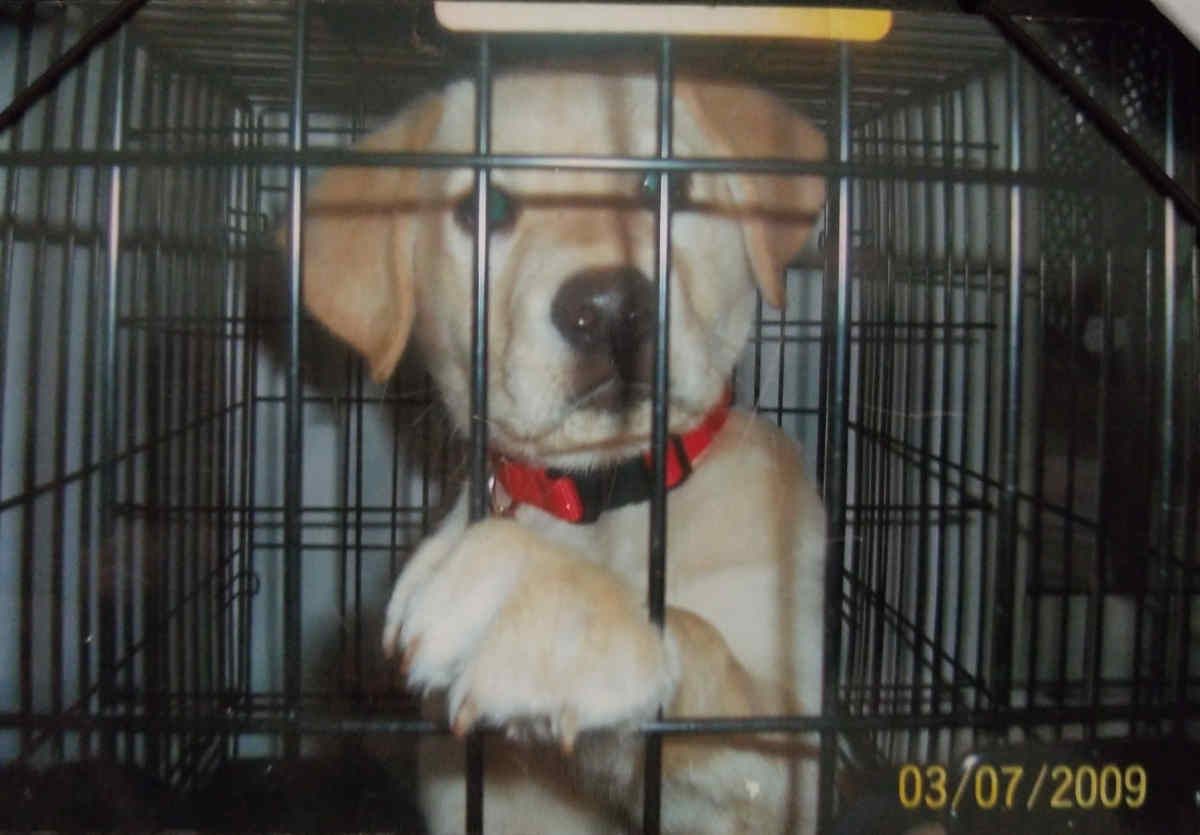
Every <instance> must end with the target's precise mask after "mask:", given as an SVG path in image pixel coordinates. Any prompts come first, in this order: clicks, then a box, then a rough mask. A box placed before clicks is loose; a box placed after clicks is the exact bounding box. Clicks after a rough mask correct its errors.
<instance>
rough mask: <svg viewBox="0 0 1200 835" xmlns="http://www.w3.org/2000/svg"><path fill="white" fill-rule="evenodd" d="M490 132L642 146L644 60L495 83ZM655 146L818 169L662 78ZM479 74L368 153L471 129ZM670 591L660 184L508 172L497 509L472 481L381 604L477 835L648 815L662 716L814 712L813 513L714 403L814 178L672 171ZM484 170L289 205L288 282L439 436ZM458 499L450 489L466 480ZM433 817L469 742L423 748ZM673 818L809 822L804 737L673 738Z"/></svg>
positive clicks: (464, 412) (668, 803)
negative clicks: (659, 466) (661, 430)
mask: <svg viewBox="0 0 1200 835" xmlns="http://www.w3.org/2000/svg"><path fill="white" fill-rule="evenodd" d="M492 108H493V114H494V115H493V124H492V134H491V141H492V147H493V150H495V151H496V152H498V153H521V154H542V153H546V154H622V155H625V154H635V155H642V156H647V157H649V156H653V155H654V153H655V149H656V147H657V144H656V143H657V140H656V135H655V125H656V86H655V82H654V79H653V77H652V76H650V75H646V74H639V73H635V72H617V73H613V74H610V75H596V74H588V73H582V72H575V71H563V70H560V71H528V72H514V73H511V74H505V75H501V76H499V77H498V78H497V79H496V80H495V81H494V83H493V104H492ZM673 113H674V125H675V128H674V152H675V154H676V155H677V156H683V157H787V158H793V159H802V160H816V159H821V158H823V156H824V153H825V142H824V139H823V137H822V135H821V134H820V133H819V132H818V131H817V130H816V129H815V128H814V127H813V126H812V125H811V124H810V123H809V122H807V121H806V120H805V119H804V118H802V117H801V116H800V115H798V114H797V113H795V112H793V111H792V110H790V109H789V108H788V107H786V106H784V105H783V104H782V103H780V102H779V101H777V100H775V99H773V98H771V97H769V96H768V95H766V94H764V93H762V92H760V91H756V90H753V89H749V88H746V87H742V86H737V85H732V84H720V83H713V82H704V81H697V80H687V79H681V80H678V81H677V82H676V83H675V87H674V111H673ZM473 121H474V91H473V86H472V84H471V83H470V82H458V83H454V84H452V85H450V86H449V87H447V88H446V89H445V90H444V91H442V92H440V93H438V94H436V95H431V96H428V97H426V98H424V99H421V100H419V101H417V102H416V103H415V104H413V105H412V106H410V107H408V108H407V109H406V110H405V111H404V112H403V113H402V114H401V115H400V116H399V118H397V119H396V120H395V121H393V122H391V123H390V124H388V125H387V126H385V127H384V128H382V129H381V130H379V131H378V132H376V133H374V134H373V135H371V136H370V137H368V138H367V139H366V140H365V141H364V142H363V143H362V146H361V147H363V148H364V149H371V150H387V151H427V150H438V151H458V152H469V151H472V150H473V149H474V140H473V137H474V135H475V133H474V126H473ZM670 180H671V188H672V191H673V193H674V198H675V199H674V204H673V205H674V210H673V216H672V222H671V264H672V270H671V275H670V279H669V281H670V349H669V363H670V365H669V367H670V381H669V410H668V423H669V431H670V432H671V433H672V443H671V450H670V451H669V454H668V467H667V469H668V471H669V472H668V486H669V487H670V492H669V496H668V505H667V507H668V519H667V529H668V530H667V548H668V554H667V602H668V611H667V616H666V624H665V628H664V629H662V630H661V631H660V630H659V629H658V628H657V627H655V626H654V625H653V624H651V622H650V620H649V618H648V615H647V611H646V603H645V601H646V596H647V594H646V587H647V547H648V541H649V536H648V524H649V512H648V508H649V504H648V495H649V485H648V478H649V476H648V475H647V472H648V471H647V469H646V464H645V463H644V462H645V460H646V453H647V450H648V448H649V434H650V423H651V416H650V380H651V368H652V365H653V362H652V356H653V349H652V345H653V340H654V327H653V321H654V309H655V301H654V299H655V295H654V293H655V291H654V284H653V279H652V276H653V275H654V262H655V245H654V242H655V213H654V206H655V205H656V201H657V189H658V184H659V183H658V178H657V177H655V176H654V175H649V176H647V175H645V174H642V173H638V172H633V173H630V172H611V171H607V172H597V171H554V170H546V169H516V168H512V169H504V168H499V169H496V170H494V171H492V173H491V189H490V194H489V215H490V218H489V228H490V230H491V232H490V234H491V238H490V261H491V267H490V304H489V310H488V327H489V335H488V424H487V430H488V439H489V444H490V447H491V450H492V456H493V459H492V460H493V465H494V471H495V476H496V486H495V487H494V495H493V505H494V507H495V509H496V513H494V514H493V515H492V516H491V517H490V518H487V519H485V520H483V521H480V522H476V523H474V524H468V519H467V516H468V514H467V502H466V498H465V495H464V497H462V498H460V500H459V501H458V503H457V505H456V506H455V508H454V509H453V510H452V511H451V512H450V514H449V515H448V517H447V518H446V519H445V521H444V522H443V524H442V525H441V527H440V529H439V530H438V531H437V533H436V534H434V535H433V536H432V537H430V538H429V539H428V540H427V541H426V542H425V543H423V544H422V546H421V547H420V548H419V549H418V550H417V551H416V553H415V554H414V555H413V556H412V558H411V559H410V560H409V561H408V563H407V565H406V566H405V569H404V571H403V573H402V574H401V576H400V578H399V580H398V582H397V583H396V586H395V590H394V592H393V594H392V597H391V601H390V603H389V605H388V608H387V614H386V627H385V631H384V635H383V644H384V649H385V651H387V652H389V653H394V654H397V655H399V656H400V657H401V659H402V660H401V663H402V664H403V666H404V669H405V671H406V673H407V677H408V681H409V683H410V685H411V686H412V687H414V688H419V689H421V690H422V691H424V692H426V693H427V694H431V699H432V702H433V704H434V705H435V706H436V707H437V708H438V709H439V710H442V711H443V712H444V715H446V716H447V717H448V719H449V720H450V722H451V724H452V727H453V729H454V731H455V733H456V734H458V735H461V734H463V733H465V732H466V731H468V730H469V729H471V728H473V727H475V726H476V725H487V726H498V727H502V728H505V729H507V730H508V732H509V733H508V735H507V738H506V739H500V738H498V737H492V738H489V740H488V742H487V745H486V750H487V755H488V757H487V766H486V768H487V771H486V784H485V795H484V822H485V823H484V825H485V828H486V830H487V831H488V832H495V833H540V832H545V833H591V832H596V833H600V832H603V833H612V832H625V831H632V830H634V829H637V828H638V824H637V821H638V820H639V817H640V814H641V779H642V778H641V759H640V758H641V751H642V745H641V742H640V738H639V737H638V736H637V735H636V734H634V733H630V732H629V731H630V729H631V728H634V727H636V725H637V723H638V722H639V721H641V720H645V719H648V718H651V717H653V716H654V715H655V713H656V711H657V710H658V709H659V708H662V709H663V711H664V712H665V714H666V715H667V716H668V717H684V716H696V717H712V716H750V715H762V714H783V713H798V712H813V711H816V710H818V709H819V707H820V702H819V694H820V683H821V669H822V665H821V647H822V633H823V630H822V563H823V550H824V516H823V513H822V509H821V506H820V503H819V500H818V498H817V495H816V493H815V491H814V489H813V487H812V486H811V485H810V483H809V482H808V481H806V479H805V476H804V473H803V466H802V463H801V459H800V455H799V450H798V448H797V445H796V444H795V443H794V442H793V441H791V440H789V439H788V438H787V437H785V436H784V435H783V434H782V433H781V432H780V431H778V430H777V429H776V428H775V427H774V426H773V425H771V424H769V423H767V422H765V421H762V420H759V419H758V418H756V417H754V416H752V415H750V414H748V413H745V412H742V411H739V410H737V409H730V408H729V407H728V406H727V397H728V391H729V386H730V375H731V372H732V369H733V366H734V363H735V361H736V360H737V358H738V355H739V353H740V352H741V350H742V348H743V345H744V344H745V342H746V339H747V336H748V333H749V330H750V327H751V325H752V320H753V312H754V308H755V288H756V286H757V288H758V289H759V290H761V292H762V293H763V295H764V297H765V299H766V300H767V302H769V303H771V304H774V305H779V304H780V303H781V302H782V300H783V298H784V291H783V286H782V277H783V267H784V263H785V262H786V261H787V260H788V259H789V258H791V257H792V256H794V255H795V254H796V253H797V252H798V251H799V250H800V249H801V247H802V245H803V244H804V242H805V240H806V238H807V237H808V236H809V233H810V231H811V228H812V225H813V222H814V219H815V217H816V214H817V212H818V211H819V209H820V207H821V205H822V202H823V199H824V184H823V182H822V181H821V180H820V179H818V178H814V177H788V176H759V175H748V174H713V173H709V174H701V173H694V174H691V175H688V176H672V177H671V178H670ZM473 188H474V174H473V173H472V172H471V171H470V170H466V169H461V170H460V169H417V168H403V167H397V168H379V167H361V168H356V167H344V168H337V169H334V170H331V171H329V172H327V173H326V174H325V175H324V176H323V177H322V178H321V179H320V180H319V181H318V182H317V183H316V185H315V187H314V188H313V190H312V192H311V194H310V195H309V197H308V203H307V210H306V221H305V230H304V292H303V297H304V302H305V304H306V305H307V307H308V309H309V311H310V312H311V313H312V314H313V315H314V316H315V317H316V318H317V319H319V320H320V321H321V322H323V323H324V324H325V325H326V326H327V327H328V328H329V329H330V330H332V331H333V332H334V333H335V334H336V335H338V336H340V337H341V338H343V339H344V340H346V341H348V342H349V343H350V344H351V345H352V346H354V347H355V348H356V349H358V350H359V351H360V352H361V353H362V355H363V356H364V358H365V360H366V361H367V363H368V364H369V366H370V369H371V372H372V374H373V375H374V376H375V377H376V378H377V379H381V380H382V379H385V378H387V377H388V375H389V374H390V373H391V371H392V369H393V367H394V366H395V365H396V363H397V361H398V359H399V358H400V356H401V354H402V353H403V352H404V351H405V349H406V347H407V346H408V345H409V344H410V343H415V344H416V345H417V346H418V347H419V349H420V351H421V353H422V355H423V357H424V360H425V362H426V364H427V366H428V369H429V371H430V373H431V375H432V377H433V378H434V380H435V381H436V383H437V385H438V387H439V389H440V392H441V395H442V397H443V398H444V399H445V402H446V404H447V406H448V410H449V413H450V415H451V416H452V418H453V420H454V421H455V422H456V424H457V429H458V430H459V431H461V432H463V433H467V432H468V431H469V430H470V414H469V389H470V387H469V373H470V354H471V336H470V334H471V327H470V308H471V294H472V287H473V278H472V276H473V262H472V253H473V246H474V206H475V203H474V197H473ZM464 492H465V491H464ZM421 744H422V751H421V795H422V797H421V802H422V806H423V809H424V811H425V814H426V815H427V818H428V823H429V827H430V829H431V831H432V832H434V833H450V832H461V831H463V829H464V787H463V786H464V777H463V772H462V767H463V765H462V764H463V758H462V746H461V744H460V742H459V741H458V740H456V739H454V738H452V737H440V738H439V737H434V738H428V739H424V740H422V743H421ZM663 756H664V760H663V762H664V764H663V783H662V786H663V826H664V829H665V830H666V831H668V832H687V833H703V832H747V833H769V832H784V831H787V832H805V831H810V830H811V829H812V828H813V823H814V817H815V813H816V808H815V792H816V782H815V760H814V757H813V747H812V745H811V741H810V740H803V739H795V738H792V737H785V736H775V735H772V736H770V737H767V736H742V737H732V738H730V737H721V738H718V737H704V736H701V737H668V738H667V739H666V740H665V742H664V755H663Z"/></svg>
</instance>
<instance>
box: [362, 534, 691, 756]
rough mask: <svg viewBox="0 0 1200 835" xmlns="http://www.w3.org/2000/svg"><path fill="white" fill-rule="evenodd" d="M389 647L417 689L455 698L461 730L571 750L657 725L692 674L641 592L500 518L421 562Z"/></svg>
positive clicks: (387, 637) (392, 620)
mask: <svg viewBox="0 0 1200 835" xmlns="http://www.w3.org/2000/svg"><path fill="white" fill-rule="evenodd" d="M430 544H431V545H432V544H434V543H430ZM384 643H385V648H387V649H389V650H392V651H396V650H400V649H402V650H403V664H404V668H405V671H406V673H407V675H408V680H409V683H410V685H412V686H414V687H419V688H422V689H424V690H431V689H442V688H445V689H447V691H448V692H447V707H448V712H449V716H450V717H451V721H452V725H453V728H454V731H455V732H456V733H459V734H463V733H466V732H467V731H468V730H470V728H471V727H472V726H474V725H475V724H476V723H477V722H484V723H487V724H490V725H497V726H503V727H506V728H508V729H510V730H511V731H512V732H513V733H514V734H515V735H517V736H519V737H521V738H537V739H546V738H551V739H554V740H557V741H558V742H559V743H560V744H561V745H562V746H563V748H564V749H566V750H570V749H571V747H572V746H573V744H574V741H575V737H576V735H577V734H578V733H579V732H580V731H583V730H588V729H595V728H611V727H614V726H618V725H621V724H624V723H628V722H632V721H635V720H637V719H640V718H645V717H649V716H652V715H653V713H654V711H655V709H657V708H658V707H659V706H661V705H664V704H666V703H667V702H668V701H669V700H670V697H671V694H672V693H673V692H674V689H675V686H676V683H677V682H678V680H679V675H680V670H679V658H678V652H677V650H676V649H675V648H674V646H673V643H672V642H671V641H670V640H669V639H666V638H664V636H663V635H662V634H661V633H660V632H659V630H658V629H657V628H655V627H654V626H653V625H651V624H650V623H649V621H648V620H647V618H646V615H645V613H644V610H643V608H642V606H641V605H640V603H639V602H638V601H636V600H635V599H634V597H633V593H632V590H631V589H629V588H628V587H627V586H625V585H624V584H623V583H621V582H620V581H619V580H617V579H616V578H615V577H613V576H612V575H611V574H609V573H608V572H607V571H605V570H604V569H602V568H600V567H598V566H595V565H592V564H591V563H588V562H586V561H584V560H583V559H582V558H579V557H574V556H572V555H570V554H569V553H565V552H562V551H559V550H558V549H556V548H555V547H554V546H552V545H550V544H548V543H546V542H545V541H543V540H542V539H541V538H540V537H538V536H537V535H536V534H534V533H532V532H530V531H528V530H526V529H524V528H522V527H520V526H519V525H517V524H516V523H515V522H512V521H508V520H500V519H490V520H485V521H483V522H480V523H478V524H476V525H473V526H471V527H470V528H468V529H467V530H466V532H465V533H464V534H463V535H462V537H461V538H460V539H459V540H458V542H457V543H455V544H454V545H453V546H452V547H450V548H442V549H441V553H435V552H430V553H426V552H425V549H422V551H420V552H418V554H416V555H415V556H414V558H413V564H412V565H410V566H409V567H408V568H407V569H406V570H405V572H404V574H403V575H402V576H401V578H400V580H399V581H398V582H397V584H396V588H395V591H394V592H393V594H392V599H391V602H390V603H389V605H388V613H387V623H386V627H385V631H384Z"/></svg>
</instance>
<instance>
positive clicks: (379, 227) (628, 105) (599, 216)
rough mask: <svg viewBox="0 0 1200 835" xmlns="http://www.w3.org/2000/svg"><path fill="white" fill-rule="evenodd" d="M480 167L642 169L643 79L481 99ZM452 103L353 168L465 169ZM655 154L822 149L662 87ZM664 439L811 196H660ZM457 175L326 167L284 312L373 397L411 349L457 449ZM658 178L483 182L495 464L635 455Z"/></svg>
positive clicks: (722, 177)
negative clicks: (488, 130)
mask: <svg viewBox="0 0 1200 835" xmlns="http://www.w3.org/2000/svg"><path fill="white" fill-rule="evenodd" d="M492 114H493V115H492V136H491V141H492V148H493V150H494V151H496V152H498V153H513V154H636V155H644V156H652V155H653V154H654V153H655V150H656V147H657V140H656V121H657V120H656V87H655V82H654V80H653V78H652V77H650V76H646V75H632V74H631V75H620V74H618V75H593V74H583V73H567V72H558V73H552V72H542V73H537V72H533V73H525V74H513V75H506V76H502V77H500V78H497V79H496V80H495V82H494V84H493V100H492ZM473 122H474V90H473V86H472V85H471V84H470V83H469V82H460V83H456V84H453V85H451V86H450V87H448V88H447V89H446V90H444V91H443V92H441V93H439V94H437V95H432V96H429V97H427V98H424V99H422V100H420V101H419V102H417V103H416V104H414V105H413V106H411V107H409V108H408V109H406V110H405V112H404V113H402V114H401V115H400V116H399V118H397V119H396V120H395V121H393V122H392V123H391V124H389V125H387V126H385V127H384V128H382V129H381V130H379V131H377V132H376V133H374V134H373V135H371V136H370V137H368V138H367V139H366V140H365V141H364V142H363V143H362V146H361V147H363V148H365V149H372V150H396V151H426V150H439V151H472V150H474V139H473V137H474V135H475V134H474V124H473ZM674 123H675V128H674V139H673V141H674V153H675V154H676V155H677V156H684V157H687V156H691V157H791V158H797V159H805V160H812V159H820V158H823V156H824V152H825V142H824V138H823V137H822V136H821V134H820V133H819V132H818V131H817V130H816V129H815V128H814V127H813V126H812V125H811V124H810V123H809V122H807V121H806V120H804V119H803V118H802V117H800V116H799V115H798V114H796V113H795V112H793V111H791V110H790V109H789V108H787V107H786V106H784V105H783V104H781V103H780V102H778V101H776V100H775V99H773V98H771V97H769V96H767V95H766V94H764V93H762V92H759V91H756V90H753V89H749V88H746V87H742V86H736V85H722V84H714V83H710V82H693V81H686V80H680V81H677V82H676V85H675V107H674ZM670 179H671V189H672V192H673V197H674V198H675V199H674V201H673V213H672V223H671V275H670V285H669V286H670V293H671V303H670V313H671V316H670V356H669V363H670V408H669V422H670V425H671V428H672V431H679V430H683V429H687V428H688V427H689V426H691V425H693V424H695V423H696V422H697V421H698V420H699V419H700V418H701V416H703V415H704V414H705V413H706V412H707V411H708V410H710V409H711V408H712V407H713V405H714V404H715V403H716V402H717V401H718V400H719V399H720V398H721V396H722V393H723V391H724V388H725V386H726V385H727V383H728V379H729V376H730V374H731V371H732V368H733V365H734V363H735V361H736V359H737V357H738V354H739V353H740V351H741V348H742V346H743V344H744V342H745V340H746V337H747V335H748V331H749V328H750V325H751V322H752V319H753V309H754V288H755V285H756V284H757V286H758V287H759V288H760V289H761V290H762V292H763V294H764V297H765V298H766V300H767V301H768V302H769V303H771V304H774V305H778V304H780V303H781V302H782V299H783V287H782V278H783V267H784V263H785V262H786V261H787V260H788V259H790V258H791V257H793V256H794V255H795V254H796V253H797V252H798V251H799V250H800V249H801V247H802V245H803V243H804V241H805V240H806V239H807V237H808V235H809V233H810V231H811V229H812V226H813V223H814V220H815V218H816V215H817V212H818V210H819V209H820V206H821V203H822V201H823V199H824V184H823V182H822V181H821V180H820V179H819V178H814V177H794V176H792V177H788V176H763V175H747V174H713V173H709V174H701V173H694V174H690V175H687V176H678V175H676V176H672V177H671V178H670ZM474 180H475V177H474V173H473V172H472V171H470V170H465V169H406V168H378V167H374V168H367V167H364V168H353V167H346V168H337V169H334V170H331V171H329V172H328V173H326V174H325V175H324V176H323V177H322V178H321V179H320V180H319V181H318V182H317V184H316V186H315V187H314V189H313V190H312V193H311V194H310V196H309V199H308V206H307V214H306V218H307V220H306V223H305V233H304V301H305V304H306V305H307V306H308V308H309V310H310V311H311V312H312V313H313V315H314V316H316V318H318V319H319V320H320V321H322V322H323V323H324V324H325V325H326V326H327V327H328V328H330V329H331V330H332V331H333V332H334V333H336V334H337V335H339V336H340V337H342V338H343V339H345V340H347V341H348V342H349V343H351V344H352V345H353V346H355V347H356V348H357V349H358V350H359V351H361V352H362V354H363V355H364V356H365V358H366V360H367V362H368V363H369V365H370V368H371V372H372V374H373V375H374V376H375V377H376V378H377V379H383V378H386V377H387V376H388V375H389V374H390V373H391V371H392V369H393V367H394V366H395V364H396V362H397V361H398V359H399V357H400V356H401V354H402V353H403V351H404V350H405V347H406V345H407V344H408V342H409V341H410V338H412V339H414V340H415V341H416V343H417V344H418V345H419V347H420V348H421V350H422V353H423V354H424V357H425V359H426V362H427V365H428V367H429V369H430V371H431V373H432V375H433V377H434V379H435V380H436V381H437V383H438V385H439V387H440V388H441V391H442V394H443V397H444V398H445V400H446V403H447V405H448V406H449V409H450V413H451V414H452V415H453V417H454V419H455V420H456V421H457V423H458V425H459V427H460V428H462V429H465V427H466V426H467V423H468V402H469V368H470V356H471V352H470V349H471V326H470V322H471V318H470V310H471V298H472V293H473V250H474V200H473V188H474ZM657 188H658V179H657V178H656V177H654V176H646V175H644V174H641V173H629V172H595V171H554V170H547V169H517V168H508V169H505V168H498V169H495V170H494V171H492V173H491V187H490V191H489V199H488V204H489V208H488V214H489V215H490V217H489V228H490V230H491V232H490V255H489V257H490V289H489V292H490V303H489V320H488V328H489V345H488V349H489V368H488V373H489V378H488V386H489V388H488V406H489V418H490V420H489V427H490V429H489V431H490V439H491V443H492V445H493V446H494V447H496V448H498V449H500V450H502V451H504V452H506V453H508V454H510V455H516V456H520V457H523V458H526V459H529V460H533V461H538V462H541V463H544V464H549V465H556V466H567V467H578V466H586V465H591V464H597V463H599V462H602V461H605V460H610V459H615V458H620V457H625V456H628V455H631V454H634V453H636V451H638V450H640V449H644V448H645V447H646V445H647V443H648V441H647V439H648V434H649V425H650V408H649V398H650V382H651V369H652V365H653V361H652V357H653V341H654V318H655V317H654V311H655V289H654V282H653V276H654V274H655V263H654V262H655V211H654V209H655V206H656V205H657Z"/></svg>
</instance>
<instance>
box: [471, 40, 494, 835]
mask: <svg viewBox="0 0 1200 835" xmlns="http://www.w3.org/2000/svg"><path fill="white" fill-rule="evenodd" d="M491 128H492V61H491V42H490V41H489V39H488V37H487V36H486V35H485V36H483V37H481V38H480V39H479V56H478V62H477V65H476V75H475V148H476V152H477V153H478V154H479V155H480V156H483V157H486V156H487V155H488V153H489V152H490V150H491ZM490 181H491V171H490V170H489V169H488V168H487V166H486V165H483V166H480V167H479V168H477V169H476V171H475V256H474V257H475V283H474V292H473V294H472V297H471V426H470V432H471V439H470V440H471V451H470V456H471V457H470V473H471V483H470V491H471V492H470V507H469V513H468V515H469V517H470V520H471V521H472V522H475V521H478V520H480V519H482V518H484V517H485V516H487V514H488V498H489V497H488V487H487V481H488V472H487V469H488V456H487V447H488V431H487V415H488V267H489V264H488V256H489V246H488V243H489V240H488V239H489V237H490V235H489V230H488V198H489V197H490V195H489V194H488V188H489V183H490ZM466 747H467V754H466V757H467V761H466V768H467V780H466V789H467V796H466V810H467V814H466V826H467V832H468V833H471V835H475V834H476V833H482V832H483V790H484V786H483V780H484V775H483V772H484V738H483V736H482V735H481V734H480V733H478V732H472V733H471V734H469V735H468V736H467V745H466Z"/></svg>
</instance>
